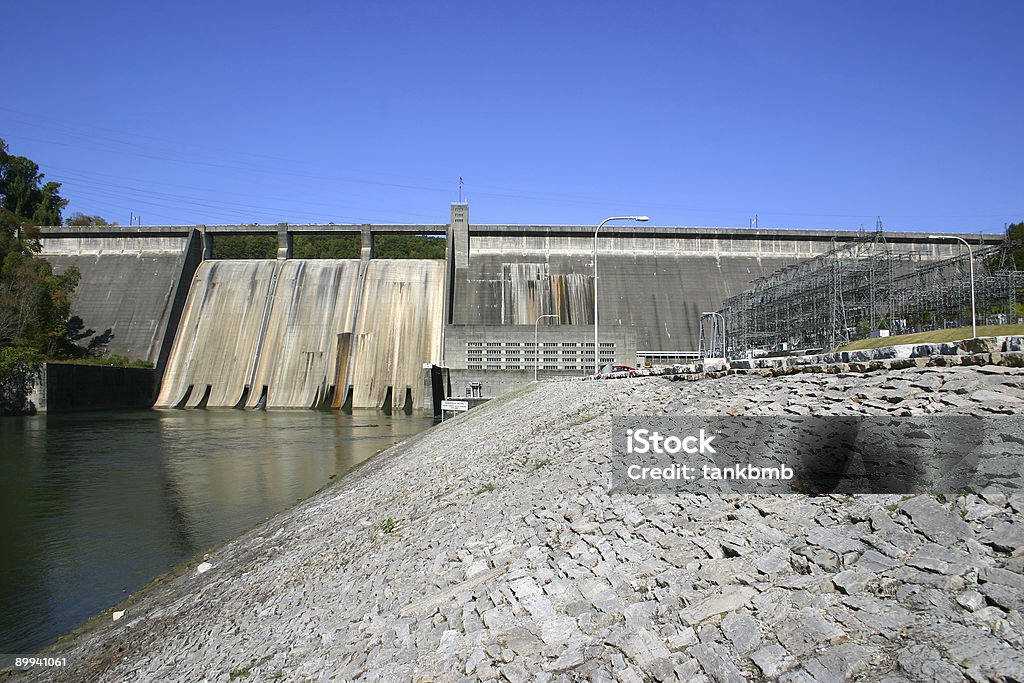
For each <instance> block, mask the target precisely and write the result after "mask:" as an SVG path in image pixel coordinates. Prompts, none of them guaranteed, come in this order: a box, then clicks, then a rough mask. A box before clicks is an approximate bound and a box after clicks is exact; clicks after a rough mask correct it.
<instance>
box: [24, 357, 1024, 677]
mask: <svg viewBox="0 0 1024 683" xmlns="http://www.w3.org/2000/svg"><path fill="white" fill-rule="evenodd" d="M1022 399H1024V373H1022V372H1021V371H1020V370H1017V369H1013V368H1006V367H995V366H980V367H947V368H917V367H912V368H905V369H901V370H891V371H888V372H876V373H869V374H848V373H840V374H799V375H792V376H786V377H763V376H760V375H730V376H727V377H722V378H717V379H709V380H705V381H701V382H669V381H667V380H665V379H663V378H656V377H648V378H633V379H626V380H622V381H608V382H563V383H553V384H543V385H539V386H535V387H534V388H533V389H532V390H530V391H526V392H521V393H519V394H517V395H513V396H510V397H506V398H503V399H500V400H496V401H492V402H491V403H490V404H487V405H485V406H483V407H481V408H479V409H476V410H473V411H471V412H470V413H468V414H465V415H463V416H461V417H459V418H458V419H454V420H451V421H448V422H445V423H444V424H443V425H440V426H437V427H435V428H434V429H431V430H428V432H426V433H424V434H422V435H420V436H418V437H416V438H415V439H413V440H411V441H410V442H407V443H405V444H402V445H400V446H398V447H395V448H393V449H391V450H390V451H388V452H387V453H384V454H382V455H381V456H379V457H378V458H376V459H374V460H373V461H371V462H370V463H369V464H368V465H366V466H364V467H363V468H361V469H360V470H358V471H357V472H355V473H354V474H353V475H351V476H348V477H346V478H345V480H343V481H342V482H340V483H339V484H338V485H337V486H335V487H333V488H331V489H329V490H327V491H325V492H323V493H322V494H320V495H318V496H316V497H314V498H313V499H311V500H309V501H307V502H306V503H304V504H302V505H300V506H299V507H297V508H295V509H293V510H290V511H288V512H286V513H284V514H282V515H279V516H277V517H275V518H273V519H272V520H270V521H268V522H267V523H266V524H264V525H262V526H261V527H259V528H257V529H255V530H253V531H252V532H250V533H248V534H246V535H245V536H243V537H241V538H239V539H237V540H236V541H233V542H231V543H229V544H227V545H226V546H225V547H223V548H220V549H218V550H217V551H215V552H213V553H211V554H210V556H209V557H208V558H206V561H207V562H208V563H209V564H210V565H212V566H211V568H209V570H208V571H205V572H203V573H198V572H197V570H196V566H195V565H193V566H190V567H188V568H186V569H185V570H184V571H182V572H181V573H179V574H178V575H176V576H173V577H169V578H168V579H166V580H164V581H162V582H160V583H158V584H156V585H154V586H152V587H150V588H149V589H148V590H146V591H144V592H143V593H142V594H140V595H137V596H134V597H133V598H132V599H130V600H129V601H128V602H127V603H126V604H125V605H122V606H120V607H118V608H117V609H118V610H126V613H125V615H124V616H123V617H122V618H121V619H119V620H118V621H112V620H111V617H110V615H109V614H108V615H105V616H104V617H103V618H102V619H101V620H98V621H97V622H94V623H93V624H90V625H89V626H87V627H86V628H84V629H83V630H82V631H81V632H79V633H77V634H75V635H74V636H73V637H71V638H69V639H67V640H66V641H65V642H63V643H61V644H59V645H57V646H56V647H55V648H54V649H53V650H52V652H51V653H50V654H52V655H55V656H67V657H68V658H69V665H70V666H69V667H68V669H67V670H52V669H51V670H47V671H34V672H30V673H28V674H20V673H16V674H14V676H17V677H20V676H23V675H24V676H25V677H27V678H29V679H31V680H76V681H77V680H103V681H153V680H161V681H179V680H180V681H201V680H209V681H268V680H288V681H291V680H317V681H319V680H336V681H349V680H357V679H365V680H380V681H403V680H405V681H458V680H485V681H486V680H495V681H501V680H507V681H511V682H513V683H521V682H525V681H576V680H589V681H648V680H658V681H676V680H679V681H699V680H710V681H742V680H755V681H760V680H779V681H791V682H793V683H797V682H804V681H842V680H869V681H961V680H972V681H984V680H1005V681H1011V680H1024V614H1022V613H1024V550H1022V548H1024V494H1021V493H1013V494H1012V495H1009V496H1007V495H1003V494H992V495H986V496H975V495H965V496H958V497H951V498H948V499H947V498H942V497H935V496H929V495H919V496H913V497H910V496H899V495H861V496H819V497H807V496H802V495H787V496H767V495H749V496H739V495H702V494H691V495H685V496H664V495H663V496H645V497H640V496H627V495H620V494H614V495H613V494H610V493H609V482H610V473H609V470H610V462H611V453H610V441H611V416H613V415H664V414H669V415H672V414H680V413H688V414H693V413H696V414H790V413H792V414H807V413H815V414H850V413H852V412H857V413H866V414H872V413H885V414H910V415H918V414H930V413H976V412H979V411H998V412H1002V413H1007V412H1009V413H1015V412H1020V411H1021V409H1022V408H1024V400H1022Z"/></svg>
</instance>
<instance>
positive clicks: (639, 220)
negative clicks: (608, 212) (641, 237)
mask: <svg viewBox="0 0 1024 683" xmlns="http://www.w3.org/2000/svg"><path fill="white" fill-rule="evenodd" d="M649 220H650V218H648V217H647V216H612V217H610V218H605V219H604V220H603V221H601V223H600V224H599V225H598V226H597V228H596V229H595V230H594V374H595V375H596V374H597V373H598V372H600V371H601V355H600V354H601V351H600V347H599V345H598V341H597V233H598V232H600V231H601V228H603V227H604V226H605V224H606V223H611V222H612V221H636V222H637V223H646V222H647V221H649Z"/></svg>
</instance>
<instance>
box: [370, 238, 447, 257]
mask: <svg viewBox="0 0 1024 683" xmlns="http://www.w3.org/2000/svg"><path fill="white" fill-rule="evenodd" d="M373 255H374V257H375V258H402V259H404V258H415V259H443V258H445V241H444V238H443V237H428V236H426V235H380V236H379V237H375V238H374V239H373Z"/></svg>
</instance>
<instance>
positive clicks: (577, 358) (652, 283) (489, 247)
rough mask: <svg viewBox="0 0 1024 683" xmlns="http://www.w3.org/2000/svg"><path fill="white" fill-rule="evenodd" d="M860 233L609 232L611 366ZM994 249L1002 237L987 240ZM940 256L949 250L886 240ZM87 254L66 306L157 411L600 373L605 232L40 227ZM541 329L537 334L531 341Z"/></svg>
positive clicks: (55, 248) (657, 350)
mask: <svg viewBox="0 0 1024 683" xmlns="http://www.w3.org/2000/svg"><path fill="white" fill-rule="evenodd" d="M253 234H256V235H262V234H266V235H273V236H275V237H276V239H277V242H278V247H279V248H278V251H277V259H275V260H267V261H257V260H253V261H225V260H220V259H217V257H216V256H217V255H216V253H215V250H214V248H213V245H214V238H215V237H216V236H218V235H253ZM316 234H331V235H334V234H351V235H358V236H359V237H360V240H361V244H362V249H361V253H360V258H358V259H295V258H292V239H293V237H295V236H297V235H316ZM388 234H407V235H409V234H412V235H432V236H444V237H445V238H446V240H447V244H446V251H445V253H446V258H445V259H444V260H388V259H378V258H374V256H375V254H374V238H375V236H379V235H388ZM860 236H861V235H859V234H858V233H856V232H845V233H844V232H838V231H823V230H766V229H756V228H749V229H748V228H701V227H662V226H656V225H642V226H633V225H609V226H606V228H605V229H604V230H603V231H602V232H601V235H600V238H599V239H598V241H597V250H598V259H599V261H600V274H601V275H600V298H599V320H600V330H599V332H600V334H599V342H598V343H599V347H598V349H597V356H598V357H599V358H600V360H601V362H615V363H621V364H626V365H633V364H635V363H636V362H637V358H638V354H660V355H663V356H665V357H666V358H673V357H675V358H678V357H685V356H687V355H688V354H693V353H694V352H695V351H696V349H697V344H698V336H699V320H700V315H701V313H702V312H704V311H713V310H718V309H719V308H720V307H721V305H722V302H723V301H725V300H726V299H727V298H728V297H730V296H734V295H736V294H739V293H740V292H743V291H744V290H747V289H748V288H749V287H750V286H751V284H752V283H753V282H754V281H756V280H758V279H759V278H765V277H767V276H770V275H772V274H773V273H775V272H777V271H779V270H780V269H784V268H790V267H792V266H794V265H795V264H797V263H799V262H802V261H805V260H806V259H809V258H812V257H815V256H819V255H821V254H824V253H826V252H828V251H829V250H830V249H832V248H833V247H834V246H835V245H836V243H841V242H843V241H844V240H845V241H852V240H856V239H858V238H859V237H860ZM980 239H982V240H983V241H988V242H990V243H991V242H995V241H998V240H999V239H1001V235H985V236H981V238H980ZM886 240H887V244H888V245H890V247H891V248H892V249H894V250H898V251H900V252H902V253H906V254H912V255H913V256H914V257H915V258H919V259H923V260H930V259H936V258H939V257H946V256H950V255H952V254H953V253H955V250H956V247H955V246H954V245H949V244H942V243H937V242H935V241H929V240H928V239H927V236H926V235H924V234H920V233H886ZM41 244H42V249H43V252H42V254H43V256H44V257H46V258H48V259H51V261H52V262H53V263H54V265H55V267H56V268H57V269H58V270H61V269H63V268H66V267H69V266H71V265H75V266H77V267H78V268H79V269H80V270H81V271H82V286H80V287H79V290H78V292H77V293H76V298H75V301H74V304H73V310H74V312H75V313H76V314H78V315H80V316H81V317H82V318H83V320H84V322H85V324H86V325H87V326H89V327H92V328H94V329H97V330H99V331H104V330H110V339H109V342H110V343H109V347H108V349H109V351H110V352H111V353H118V354H124V355H128V356H131V357H136V358H144V359H147V360H150V361H151V362H153V363H154V365H155V366H156V368H157V373H158V375H159V376H160V377H161V378H162V386H161V389H160V393H159V397H155V398H156V399H157V405H161V406H179V405H180V406H191V407H198V406H211V407H212V406H225V407H235V406H237V407H250V408H252V407H265V406H269V407H314V406H334V407H342V406H345V407H353V408H381V407H387V408H388V409H403V408H405V409H422V408H424V407H426V406H427V405H428V404H429V399H428V396H427V391H428V389H426V388H425V386H424V384H425V383H424V377H423V375H424V365H427V366H429V365H431V364H443V365H446V366H447V367H448V368H450V373H451V393H452V395H454V396H481V397H489V396H496V395H499V394H501V393H503V392H504V391H507V390H509V389H512V388H514V387H515V386H517V385H519V384H522V383H526V382H529V381H531V380H532V379H533V376H534V372H535V371H538V370H539V371H540V372H541V373H543V374H545V375H549V376H550V375H577V376H578V375H583V374H585V373H586V372H588V371H589V370H590V369H591V368H592V367H593V362H594V357H595V349H594V341H593V310H594V284H595V283H594V280H593V272H594V263H593V261H594V226H590V225H473V224H471V223H470V215H469V205H468V204H467V203H463V202H458V203H453V204H452V205H451V207H450V219H449V222H448V223H447V224H432V225H398V224H392V225H368V224H362V225H333V224H332V225H283V226H258V225H256V226H254V225H249V226H242V225H226V226H132V227H127V228H126V227H117V226H112V227H87V228H64V227H61V228H56V227H55V228H45V229H43V230H42V239H41ZM535 340H536V343H535Z"/></svg>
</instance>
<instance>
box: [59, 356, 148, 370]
mask: <svg viewBox="0 0 1024 683" xmlns="http://www.w3.org/2000/svg"><path fill="white" fill-rule="evenodd" d="M48 362H50V363H67V364H69V365H109V366H112V367H116V368H152V367H153V364H152V363H150V362H149V361H148V360H143V359H141V358H129V357H128V356H118V355H113V356H98V357H97V356H86V357H83V358H60V359H57V360H52V361H48Z"/></svg>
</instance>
